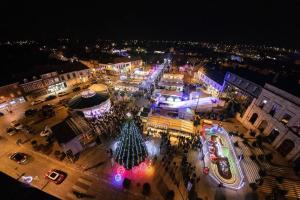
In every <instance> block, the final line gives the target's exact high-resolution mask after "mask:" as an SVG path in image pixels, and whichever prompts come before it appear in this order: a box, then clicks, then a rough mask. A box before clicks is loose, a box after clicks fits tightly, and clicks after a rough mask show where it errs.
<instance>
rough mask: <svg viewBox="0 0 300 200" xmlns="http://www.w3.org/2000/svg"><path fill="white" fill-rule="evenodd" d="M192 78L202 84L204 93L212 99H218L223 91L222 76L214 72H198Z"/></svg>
mask: <svg viewBox="0 0 300 200" xmlns="http://www.w3.org/2000/svg"><path fill="white" fill-rule="evenodd" d="M194 78H195V79H196V80H198V81H200V82H202V83H203V85H204V86H205V87H206V91H207V92H208V93H209V94H211V95H212V96H214V97H218V96H219V95H220V94H221V92H222V91H223V83H224V76H223V75H222V74H221V75H220V74H219V73H218V72H216V71H215V72H212V71H208V70H199V71H198V72H196V73H195V74H194Z"/></svg>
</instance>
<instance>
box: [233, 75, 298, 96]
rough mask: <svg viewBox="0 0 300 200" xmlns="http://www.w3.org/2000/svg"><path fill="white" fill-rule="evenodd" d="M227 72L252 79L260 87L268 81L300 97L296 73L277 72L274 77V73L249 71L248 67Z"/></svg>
mask: <svg viewBox="0 0 300 200" xmlns="http://www.w3.org/2000/svg"><path fill="white" fill-rule="evenodd" d="M229 72H231V73H233V74H236V75H238V76H240V77H242V78H244V79H247V80H249V81H252V82H254V83H256V84H258V85H260V86H262V87H264V85H265V84H266V83H268V84H270V85H274V86H276V87H277V88H279V89H281V90H284V91H286V92H288V93H291V94H293V95H295V96H298V97H300V84H299V82H298V79H299V77H297V74H295V75H292V76H291V75H289V76H286V75H284V74H278V75H277V78H274V77H275V74H261V73H259V72H255V71H251V70H248V69H234V70H229Z"/></svg>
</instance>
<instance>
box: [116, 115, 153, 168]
mask: <svg viewBox="0 0 300 200" xmlns="http://www.w3.org/2000/svg"><path fill="white" fill-rule="evenodd" d="M128 118H129V119H128V120H127V121H126V122H125V123H124V125H123V127H122V129H121V136H120V141H119V143H118V146H117V149H116V154H115V155H116V156H115V160H116V162H117V163H119V164H120V165H122V166H124V168H125V169H127V170H130V169H132V168H133V167H135V166H138V165H139V164H140V163H142V162H143V161H145V159H146V158H147V156H148V152H147V148H146V145H145V142H144V140H143V138H142V135H141V133H140V130H139V128H138V127H137V125H136V124H135V122H134V120H133V119H132V118H131V115H128Z"/></svg>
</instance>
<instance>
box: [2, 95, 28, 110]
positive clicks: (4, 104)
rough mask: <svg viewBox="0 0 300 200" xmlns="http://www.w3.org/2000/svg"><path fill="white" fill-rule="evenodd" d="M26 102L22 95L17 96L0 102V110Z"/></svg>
mask: <svg viewBox="0 0 300 200" xmlns="http://www.w3.org/2000/svg"><path fill="white" fill-rule="evenodd" d="M24 102H26V100H25V98H24V97H17V98H14V99H10V100H7V101H1V102H0V110H5V109H6V110H10V109H11V107H12V106H15V105H18V104H20V103H24Z"/></svg>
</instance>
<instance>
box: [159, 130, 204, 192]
mask: <svg viewBox="0 0 300 200" xmlns="http://www.w3.org/2000/svg"><path fill="white" fill-rule="evenodd" d="M177 139H178V145H177V146H172V145H171V142H170V135H168V134H167V133H163V134H162V135H161V144H160V148H161V152H162V153H163V155H162V167H163V169H164V170H165V171H166V172H167V173H168V174H169V175H170V177H171V179H172V181H173V183H174V184H175V185H177V187H179V183H180V177H178V176H177V177H176V174H178V173H176V171H177V170H178V169H180V172H181V175H182V180H183V183H184V185H185V187H186V188H187V187H188V184H191V186H195V185H196V183H198V182H199V181H200V176H197V174H196V166H194V165H192V163H191V162H189V161H188V153H189V151H190V150H198V149H200V148H202V144H201V139H200V137H199V136H192V137H191V138H186V137H183V136H177ZM178 151H179V152H182V154H181V155H182V160H181V163H177V162H175V161H174V158H175V156H176V155H178V154H176V152H178Z"/></svg>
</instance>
